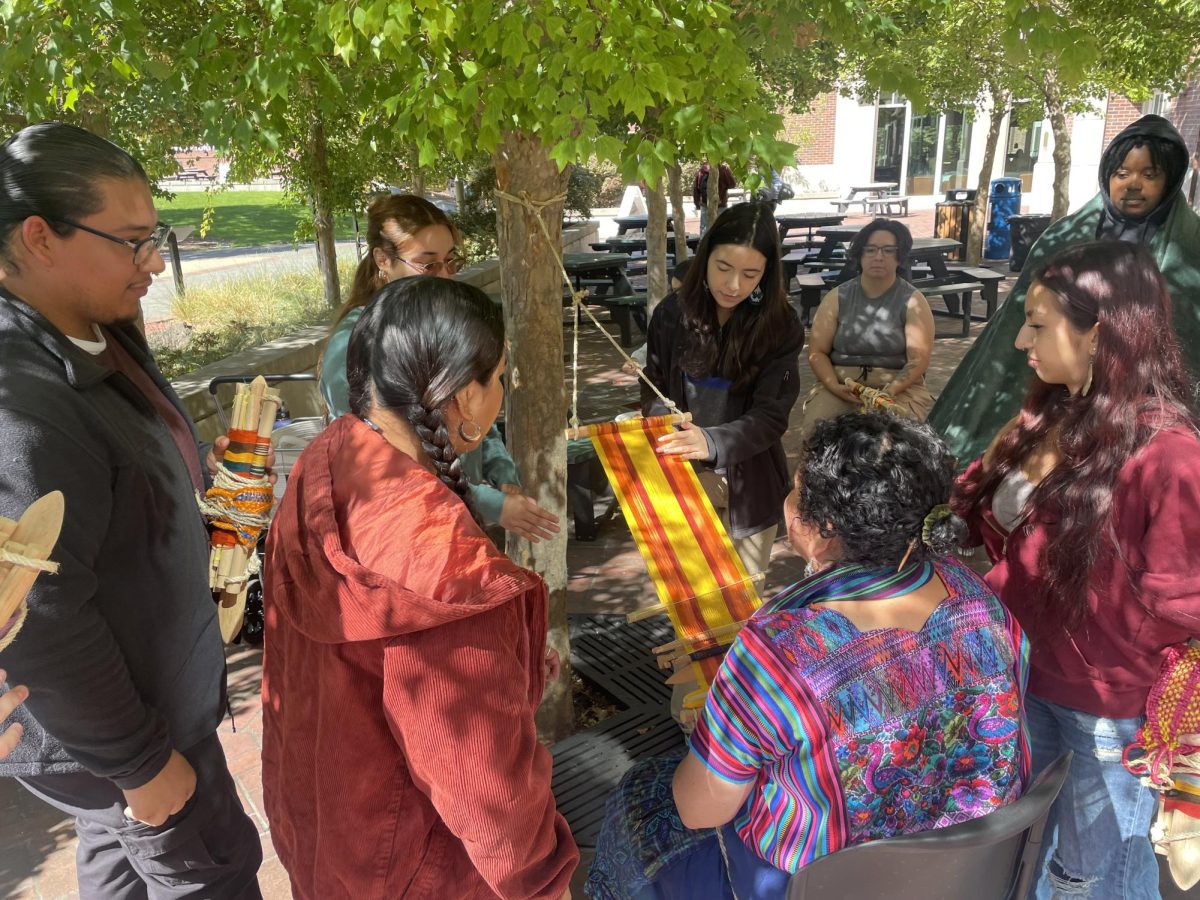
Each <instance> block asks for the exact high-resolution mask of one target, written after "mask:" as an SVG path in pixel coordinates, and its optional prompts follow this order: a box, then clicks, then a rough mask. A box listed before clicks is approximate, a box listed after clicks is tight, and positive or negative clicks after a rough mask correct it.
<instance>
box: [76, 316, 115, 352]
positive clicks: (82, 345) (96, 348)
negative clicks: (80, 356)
mask: <svg viewBox="0 0 1200 900" xmlns="http://www.w3.org/2000/svg"><path fill="white" fill-rule="evenodd" d="M92 331H93V332H95V334H96V340H94V341H85V340H81V339H80V338H75V337H71V336H69V335H68V336H67V340H69V341H70V342H71V343H72V344H74V345H75V346H76V347H78V348H79V349H80V350H82V351H83V352H84V353H89V354H91V355H92V356H99V355H100V354H101V353H103V352H104V351H105V349H106V348H107V347H108V340H107V339H106V338H105V337H104V332H103V331H101V330H100V326H99V325H97V324H95V323H92Z"/></svg>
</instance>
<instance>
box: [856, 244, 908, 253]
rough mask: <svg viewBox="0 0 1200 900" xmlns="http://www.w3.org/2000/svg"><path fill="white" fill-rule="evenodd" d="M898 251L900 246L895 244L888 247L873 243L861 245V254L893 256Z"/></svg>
mask: <svg viewBox="0 0 1200 900" xmlns="http://www.w3.org/2000/svg"><path fill="white" fill-rule="evenodd" d="M899 252H900V248H899V247H897V246H896V245H895V244H892V245H891V246H889V247H876V246H874V245H873V244H867V246H865V247H863V251H862V255H863V256H895V255H896V254H897V253H899Z"/></svg>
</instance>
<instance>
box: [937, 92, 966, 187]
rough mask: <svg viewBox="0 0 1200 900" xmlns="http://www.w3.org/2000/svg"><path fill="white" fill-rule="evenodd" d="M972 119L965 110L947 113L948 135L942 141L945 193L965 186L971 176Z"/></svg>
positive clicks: (942, 185)
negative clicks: (969, 164)
mask: <svg viewBox="0 0 1200 900" xmlns="http://www.w3.org/2000/svg"><path fill="white" fill-rule="evenodd" d="M970 157H971V119H970V118H969V117H968V116H967V114H966V113H965V112H948V113H946V137H945V139H944V141H943V143H942V184H941V188H940V190H941V191H942V192H943V193H945V192H946V191H952V190H956V189H959V188H965V187H966V186H967V181H968V179H969V177H970V174H969V172H968V171H967V164H968V163H969V162H970Z"/></svg>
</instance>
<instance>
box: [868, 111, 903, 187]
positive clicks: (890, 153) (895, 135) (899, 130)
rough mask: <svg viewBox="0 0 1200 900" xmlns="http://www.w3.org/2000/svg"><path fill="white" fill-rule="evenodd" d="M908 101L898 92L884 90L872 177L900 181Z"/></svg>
mask: <svg viewBox="0 0 1200 900" xmlns="http://www.w3.org/2000/svg"><path fill="white" fill-rule="evenodd" d="M907 118H908V105H907V104H906V103H905V102H904V98H902V97H900V96H899V95H898V94H895V93H893V94H887V95H884V94H881V95H880V97H879V107H878V108H877V109H876V111H875V168H874V171H873V172H872V174H871V180H872V181H886V182H890V183H892V184H899V183H900V168H901V166H902V165H903V164H904V135H905V128H904V125H905V121H906V120H907Z"/></svg>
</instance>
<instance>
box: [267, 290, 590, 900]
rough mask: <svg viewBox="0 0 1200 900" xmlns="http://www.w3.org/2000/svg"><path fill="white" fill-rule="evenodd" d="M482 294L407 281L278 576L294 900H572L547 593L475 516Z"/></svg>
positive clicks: (275, 635)
mask: <svg viewBox="0 0 1200 900" xmlns="http://www.w3.org/2000/svg"><path fill="white" fill-rule="evenodd" d="M504 365H505V360H504V323H503V320H502V318H501V315H500V310H499V308H498V307H496V306H495V305H494V304H493V303H492V302H491V301H490V300H488V298H487V296H486V295H485V294H483V293H482V292H481V291H479V290H478V289H477V288H474V287H471V286H470V285H466V284H461V283H459V282H456V281H452V280H447V279H441V278H420V277H418V278H406V279H403V280H401V281H399V282H396V283H395V284H391V285H388V286H387V287H385V288H384V289H383V290H381V291H380V292H379V294H378V296H377V297H376V298H375V300H374V301H372V303H371V304H370V305H369V306H368V307H367V308H366V310H365V311H364V312H363V314H362V318H361V319H360V320H359V323H358V325H356V326H355V328H354V332H353V334H352V335H351V338H350V345H349V352H348V358H347V371H348V375H349V399H350V408H351V411H352V413H353V414H352V415H345V416H341V417H340V418H338V419H337V420H336V421H335V422H334V423H333V424H332V425H330V426H329V427H328V428H326V429H325V431H324V432H322V433H321V435H320V436H319V437H318V438H317V439H316V440H315V441H313V442H312V444H310V445H309V446H308V448H307V449H305V451H304V453H303V454H301V456H300V460H299V462H298V463H297V464H296V466H295V468H294V469H293V470H292V475H291V478H290V480H289V482H288V489H287V493H286V494H284V498H283V501H282V503H281V505H280V508H279V511H278V513H277V514H276V516H275V520H274V521H273V522H272V524H271V531H270V536H269V538H268V541H267V562H266V565H265V566H264V573H265V584H264V595H265V598H266V620H267V628H266V647H267V651H266V657H265V659H264V666H263V688H262V689H263V722H264V727H263V798H264V803H265V806H266V812H267V818H268V820H269V821H270V823H271V835H272V838H273V840H274V842H275V848H276V849H277V851H278V852H279V858H280V860H281V861H282V862H283V865H284V867H285V868H286V869H287V871H288V874H289V875H290V876H291V882H292V892H293V895H294V896H295V897H296V898H298V900H300V898H314V900H316V898H319V900H325V898H329V897H363V898H373V897H402V896H403V897H485V896H486V897H501V898H505V900H534V898H537V900H559V898H562V897H569V896H570V893H569V888H568V885H569V883H570V879H571V873H572V870H573V869H574V868H575V866H576V864H577V863H578V860H579V854H578V851H577V850H576V848H575V842H574V841H573V840H572V838H571V832H570V829H569V828H568V826H567V823H566V822H565V821H564V820H563V818H562V816H560V815H559V814H558V813H557V812H556V811H555V806H554V796H553V794H551V792H550V774H551V759H550V754H549V753H548V752H547V750H546V749H545V748H544V747H543V746H542V745H541V744H540V743H538V740H537V730H536V728H535V727H534V721H533V714H534V711H535V710H536V709H537V706H538V703H539V701H540V700H541V697H542V690H543V687H544V685H545V682H546V679H547V678H548V677H549V678H554V677H557V671H558V658H557V656H556V655H554V654H552V653H547V651H546V604H547V599H546V587H545V585H544V584H543V582H542V580H541V579H540V578H539V577H538V576H537V575H535V574H534V573H532V572H529V571H527V570H525V569H522V568H520V567H519V566H517V565H516V564H515V563H513V562H512V561H511V560H509V558H508V557H506V556H504V555H503V554H502V553H500V552H499V551H498V550H496V548H495V547H494V546H493V544H492V542H491V541H490V540H488V538H487V536H486V535H485V534H484V533H483V531H482V530H480V528H479V526H478V524H477V523H476V520H475V519H474V518H473V516H472V514H471V509H470V506H469V503H470V499H469V498H470V495H469V488H468V485H467V483H466V479H465V478H464V477H463V472H462V468H461V466H460V460H459V457H460V455H461V454H463V453H465V452H467V451H469V450H472V449H474V448H475V447H478V446H479V443H480V441H481V439H482V438H483V435H484V434H486V433H487V430H488V428H489V427H491V424H492V422H493V421H494V420H495V418H496V414H497V412H498V411H499V409H500V405H501V403H502V402H503V400H504V386H503V383H502V381H501V378H502V376H503V373H504Z"/></svg>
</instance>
